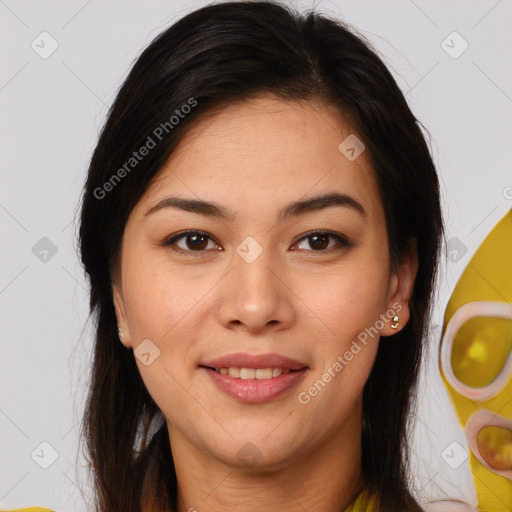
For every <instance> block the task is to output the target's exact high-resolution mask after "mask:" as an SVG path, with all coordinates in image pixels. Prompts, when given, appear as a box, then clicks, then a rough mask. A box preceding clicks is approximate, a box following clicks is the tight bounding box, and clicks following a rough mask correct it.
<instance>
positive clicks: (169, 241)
mask: <svg viewBox="0 0 512 512" xmlns="http://www.w3.org/2000/svg"><path fill="white" fill-rule="evenodd" d="M192 234H196V235H201V236H204V237H206V238H208V239H210V240H211V241H213V242H214V243H217V244H218V242H217V241H216V240H215V238H214V237H212V236H211V235H210V234H209V233H207V232H205V231H201V230H197V229H188V230H185V231H180V232H179V233H175V234H174V235H171V236H169V237H166V238H164V240H163V241H162V242H161V243H160V245H163V246H165V247H170V248H171V249H172V250H174V251H176V252H179V253H182V254H186V255H192V256H194V257H197V256H201V255H203V254H204V253H207V252H210V251H211V250H212V249H209V250H205V249H203V250H200V251H190V250H185V249H182V248H181V247H177V246H174V244H175V243H176V241H178V240H180V239H181V238H184V237H186V236H187V235H192ZM313 235H326V236H329V237H331V238H334V239H335V240H336V241H337V242H338V244H339V245H340V246H341V247H334V248H333V247H331V248H330V249H321V250H318V251H315V250H313V249H310V250H308V249H299V250H300V251H306V252H308V253H314V254H315V253H316V254H319V255H321V254H328V253H330V252H333V251H336V250H339V249H341V248H343V247H352V246H353V245H355V244H354V242H353V241H351V240H350V239H349V238H348V237H347V236H345V235H343V234H341V233H338V232H335V231H329V230H325V229H313V230H311V231H308V232H306V233H303V234H302V235H300V238H297V239H296V240H295V241H294V242H293V243H292V246H295V245H297V244H298V243H299V242H301V241H302V240H304V239H306V238H309V237H311V236H313ZM219 245H220V244H219ZM222 250H224V249H222Z"/></svg>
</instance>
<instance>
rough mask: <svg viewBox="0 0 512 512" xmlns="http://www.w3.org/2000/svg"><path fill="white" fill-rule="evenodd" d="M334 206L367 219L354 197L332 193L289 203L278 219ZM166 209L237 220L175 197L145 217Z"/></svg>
mask: <svg viewBox="0 0 512 512" xmlns="http://www.w3.org/2000/svg"><path fill="white" fill-rule="evenodd" d="M332 206H341V207H344V208H349V209H351V210H354V211H355V212H357V213H359V214H360V215H361V216H362V217H364V218H366V211H365V209H364V208H363V206H362V204H361V203H359V202H358V201H356V200H355V199H354V198H353V197H351V196H349V195H347V194H339V193H332V194H326V195H321V196H316V197H311V198H308V199H303V200H300V201H294V202H292V203H289V204H287V205H286V206H284V207H283V208H281V209H280V210H279V212H278V215H277V219H278V221H279V222H283V221H285V220H288V219H290V218H291V217H298V216H299V215H305V214H307V213H310V212H314V211H319V210H323V209H325V208H330V207H332ZM164 208H174V209H178V210H184V211H187V212H191V213H197V214H199V215H205V216H208V217H216V218H219V219H223V220H227V221H233V220H234V219H235V214H234V213H232V212H229V210H227V209H226V208H224V207H223V206H221V205H219V204H217V203H213V202H208V201H202V200H198V199H187V198H182V197H173V196H169V197H166V198H164V199H162V200H161V201H160V202H159V203H157V204H156V205H155V206H153V207H152V208H150V209H149V210H148V211H147V212H146V213H145V215H144V216H145V217H146V216H148V215H151V214H152V213H155V212H157V211H159V210H162V209H164Z"/></svg>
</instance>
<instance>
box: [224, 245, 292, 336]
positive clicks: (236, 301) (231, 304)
mask: <svg viewBox="0 0 512 512" xmlns="http://www.w3.org/2000/svg"><path fill="white" fill-rule="evenodd" d="M233 260H234V261H233V267H232V268H231V270H230V271H229V274H228V275H227V276H226V277H225V278H224V279H223V280H222V281H221V283H219V284H221V286H219V287H217V289H216V293H217V294H218V297H217V298H216V302H217V304H218V306H217V310H216V311H217V317H218V320H219V322H220V323H221V324H222V325H223V326H224V327H226V328H227V329H231V330H239V331H245V332H251V333H256V332H260V331H265V330H268V331H276V330H281V329H286V328H288V327H290V325H292V323H293V321H294V320H295V309H294V306H293V302H294V295H293V291H292V289H291V288H290V283H289V282H288V283H287V281H290V278H289V276H288V274H287V272H286V269H285V267H284V265H282V264H281V263H280V262H279V260H277V259H276V258H275V256H273V255H272V254H271V251H270V250H268V249H267V250H263V252H262V253H261V254H260V255H259V256H258V257H257V258H256V259H255V260H254V261H252V262H250V263H249V262H248V261H246V260H244V259H243V258H242V257H240V256H239V255H238V254H235V255H234V258H233ZM249 261H250V260H249Z"/></svg>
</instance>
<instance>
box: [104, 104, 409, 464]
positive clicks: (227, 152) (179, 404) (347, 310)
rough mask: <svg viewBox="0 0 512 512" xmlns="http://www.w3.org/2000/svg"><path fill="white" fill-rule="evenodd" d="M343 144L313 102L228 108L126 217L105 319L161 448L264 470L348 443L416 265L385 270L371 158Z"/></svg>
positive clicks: (333, 121) (329, 113)
mask: <svg viewBox="0 0 512 512" xmlns="http://www.w3.org/2000/svg"><path fill="white" fill-rule="evenodd" d="M351 134H352V137H353V135H354V132H353V130H352V129H351V127H350V125H349V124H348V123H347V122H346V121H344V120H343V119H342V117H341V116H340V114H339V112H338V111H337V110H336V109H335V108H334V107H332V106H328V105H326V104H324V103H320V102H316V101H315V102H313V101H310V102H307V103H298V102H288V101H282V100H278V99H277V98H275V97H273V96H271V95H261V96H258V97H253V98H252V99H250V100H245V101H244V102H237V103H234V104H232V105H230V106H228V107H226V108H224V109H223V110H221V111H220V112H218V113H216V114H215V115H213V116H209V117H208V118H204V119H203V120H202V121H201V122H199V123H198V124H196V125H195V126H194V127H193V128H192V129H190V130H189V131H188V133H187V134H186V136H185V137H184V138H183V139H182V140H181V142H180V144H179V146H178V147H177V149H176V150H175V151H174V152H173V154H172V156H171V158H170V160H169V161H168V162H167V164H166V165H165V166H164V168H162V169H161V171H160V172H159V174H158V175H157V176H156V177H155V179H154V180H153V181H152V184H151V186H150V187H149V189H148V190H147V191H146V193H145V194H144V196H143V197H142V198H141V200H140V201H139V203H138V204H137V205H136V207H135V208H134V209H133V211H132V212H131V215H130V217H129V219H128V222H127V225H126V228H125V232H124V237H123V242H122V250H121V265H120V274H119V278H118V279H117V282H116V283H115V286H114V297H115V306H116V314H117V318H118V323H119V326H120V327H121V329H122V332H123V337H122V340H123V343H124V344H125V345H126V346H128V347H132V348H133V349H134V351H135V356H136V362H137V365H138V368H139V371H140V373H141V376H142V379H143V380H144V383H145V385H146V386H147V389H148V391H149V393H150V394H151V396H152V397H153V399H154V400H155V402H156V403H157V405H158V406H159V407H160V409H161V411H162V412H163V414H164V415H165V418H166V420H167V424H168V428H169V435H170V439H171V447H172V448H173V450H176V449H181V448H180V447H185V446H187V447H188V448H189V449H191V450H196V451H197V453H201V454H202V455H201V456H203V457H205V458H208V457H210V458H215V459H216V460H220V461H223V462H224V463H226V464H229V465H231V466H241V465H243V464H244V460H246V457H245V455H249V456H250V458H251V460H252V462H253V465H254V467H259V468H267V469H268V468H276V467H279V466H281V465H286V464H290V463H292V462H294V461H297V460H298V458H300V457H307V456H308V455H310V454H311V453H313V452H315V451H316V450H318V449H320V447H321V446H323V445H325V444H326V443H329V442H336V443H338V445H340V444H343V443H345V444H346V443H353V439H354V437H355V436H358V435H360V429H361V410H362V409H361V403H362V400H361V397H362V391H363V387H364V384H365V382H366V380H367V378H368V376H369V374H370V371H371V368H372V365H373V362H374V359H375V356H376V352H377V348H378V343H379V338H380V336H381V335H383V336H389V335H392V334H394V333H396V332H397V331H399V330H400V329H401V328H403V326H404V325H405V323H406V322H407V320H408V318H409V310H408V307H407V300H408V298H409V296H410V293H411V289H412V283H413V280H414V276H415V272H416V270H415V262H414V261H412V259H410V260H406V261H405V262H404V263H403V264H402V265H401V266H399V268H398V270H397V272H396V273H392V272H391V271H390V261H389V257H388V241H387V232H386V225H385V217H384V211H383V205H382V203H381V200H380V198H379V194H378V189H377V186H376V182H375V179H374V176H373V173H372V169H371V166H370V163H369V159H368V156H367V154H366V152H365V151H363V152H362V153H361V154H360V156H358V157H357V158H355V159H354V156H357V155H356V154H355V151H351V150H350V146H351V145H350V144H348V146H342V148H341V149H339V146H340V143H342V141H344V140H345V139H346V138H347V137H348V136H349V135H351ZM351 140H353V139H349V141H351ZM347 148H348V151H347ZM356 150H357V147H356ZM326 196H329V197H330V199H329V198H324V199H321V198H322V197H326ZM173 198H174V199H173ZM176 198H178V199H181V200H182V201H185V200H188V201H190V202H189V203H186V202H182V203H179V202H178V201H176ZM314 198H317V199H316V200H314V201H312V200H313V199H314ZM191 201H196V202H197V203H195V204H193V203H192V202H191ZM206 202H207V203H211V204H210V205H205V204H202V203H206ZM295 203H298V204H295ZM301 203H302V204H301ZM294 204H295V205H294ZM212 205H213V206H212ZM186 231H190V232H189V233H188V234H187V233H186ZM394 314H397V315H398V316H399V323H398V327H397V328H395V329H394V328H392V327H391V325H392V324H395V326H396V322H393V315H394ZM381 342H382V343H385V340H382V341H381ZM240 354H242V355H245V356H246V359H243V360H240V359H236V357H235V359H232V360H225V361H216V360H218V359H220V358H222V357H224V356H232V355H234V356H237V355H238V356H239V355H240ZM269 354H274V355H273V356H269ZM256 356H261V359H256ZM280 357H284V358H290V359H292V360H293V361H294V363H293V364H292V363H290V361H285V360H284V359H282V358H281V359H280ZM208 366H211V367H217V370H219V371H215V370H212V369H208V368H207V367H208ZM221 367H224V368H230V369H229V370H220V368H221ZM236 368H245V369H242V370H241V373H238V370H237V369H236ZM265 368H273V369H275V370H265ZM255 369H259V371H258V372H256V371H255ZM226 372H227V375H225V373H226ZM272 372H274V373H272ZM281 372H282V373H281ZM279 374H280V375H279ZM240 375H241V377H242V378H237V376H238V377H240ZM270 375H275V376H273V377H271V378H270V379H269V378H268V377H270ZM248 443H250V444H248Z"/></svg>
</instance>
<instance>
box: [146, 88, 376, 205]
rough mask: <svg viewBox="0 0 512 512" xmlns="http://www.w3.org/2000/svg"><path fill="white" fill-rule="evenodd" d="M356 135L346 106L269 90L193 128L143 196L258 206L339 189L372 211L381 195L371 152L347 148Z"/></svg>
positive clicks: (211, 115)
mask: <svg viewBox="0 0 512 512" xmlns="http://www.w3.org/2000/svg"><path fill="white" fill-rule="evenodd" d="M354 136H355V137H357V134H356V133H355V131H354V130H353V129H352V127H351V125H350V124H349V123H348V121H347V120H346V118H345V117H344V116H343V115H342V114H341V112H340V111H339V110H338V109H337V108H336V107H334V106H332V105H328V104H326V103H324V102H321V101H319V100H308V101H300V102H298V101H289V100H282V99H279V98H277V97H275V96H273V95H270V94H264V95H259V96H256V97H252V98H250V99H246V100H243V101H238V102H235V103H232V104H229V105H227V106H223V107H222V108H221V109H219V110H217V111H214V112H210V113H209V114H207V115H206V116H205V117H203V118H201V119H200V120H198V121H197V122H196V123H195V124H193V125H192V126H191V127H190V128H189V129H188V130H187V132H186V133H185V134H184V136H183V137H182V139H181V140H180V142H179V144H178V145H177V147H176V148H175V150H174V151H173V153H172V155H171V157H170V158H169V160H168V162H167V163H166V165H164V166H163V168H162V169H161V170H160V171H159V173H158V174H157V175H156V176H155V178H154V179H153V180H152V183H151V185H150V187H149V188H148V190H147V192H146V194H145V196H144V197H143V199H142V200H141V202H143V203H144V205H145V206H147V205H148V204H154V203H155V202H156V201H158V200H160V199H161V198H162V197H163V196H165V194H166V193H170V192H171V191H172V193H173V194H174V195H175V194H176V193H178V194H182V195H183V196H186V197H196V198H201V199H212V200H215V202H218V203H222V204H226V205H227V206H229V205H230V204H235V203H236V209H237V210H239V209H240V208H242V209H244V208H246V207H247V208H249V207H250V206H251V205H252V208H253V209H254V210H255V211H258V208H264V209H266V210H267V209H269V208H274V209H278V204H277V202H279V203H286V202H289V201H293V200H297V199H298V198H301V197H304V196H305V197H307V196H310V195H311V196H312V195H318V194H320V193H326V192H332V191H336V192H341V193H345V194H350V195H353V196H356V198H357V199H358V201H360V202H362V203H365V209H367V210H369V212H370V214H371V213H372V210H376V209H379V208H380V199H379V194H378V191H377V187H376V182H375V179H374V176H373V170H372V168H371V165H370V159H369V157H368V155H367V154H366V151H363V152H362V153H361V154H360V156H358V157H357V158H355V159H352V158H347V153H346V152H344V151H342V150H340V144H342V143H343V141H346V140H349V141H350V140H352V139H351V138H353V137H354ZM347 137H349V139H347ZM343 148H344V146H342V149H343ZM356 149H360V148H356ZM349 156H351V155H350V154H349Z"/></svg>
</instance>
